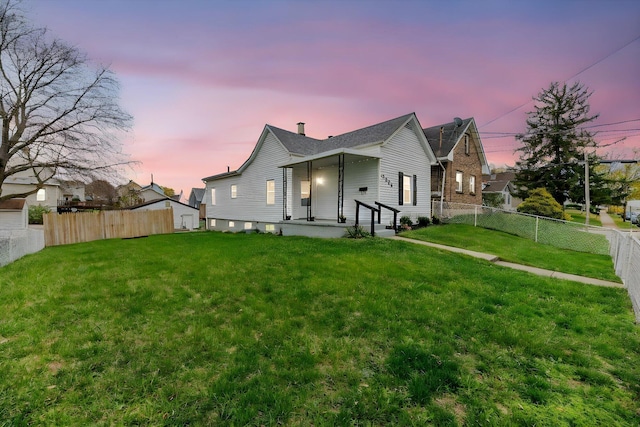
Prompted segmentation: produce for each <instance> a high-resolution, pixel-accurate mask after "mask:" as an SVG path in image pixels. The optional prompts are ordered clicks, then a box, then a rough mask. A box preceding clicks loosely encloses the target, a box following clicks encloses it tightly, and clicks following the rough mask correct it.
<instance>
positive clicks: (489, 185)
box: [482, 180, 511, 193]
mask: <svg viewBox="0 0 640 427" xmlns="http://www.w3.org/2000/svg"><path fill="white" fill-rule="evenodd" d="M510 183H511V181H509V180H506V181H487V182H486V183H485V186H484V188H483V189H482V191H484V192H485V193H497V192H500V193H502V192H504V191H507V190H508V189H509V184H510Z"/></svg>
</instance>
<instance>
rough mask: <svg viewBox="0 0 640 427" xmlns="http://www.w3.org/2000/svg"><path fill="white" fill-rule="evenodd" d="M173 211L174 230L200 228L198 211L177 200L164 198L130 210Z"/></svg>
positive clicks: (132, 207)
mask: <svg viewBox="0 0 640 427" xmlns="http://www.w3.org/2000/svg"><path fill="white" fill-rule="evenodd" d="M169 208H171V209H172V210H173V228H174V229H176V230H194V229H196V228H199V227H200V218H199V212H198V209H196V208H194V207H193V206H189V205H186V204H184V203H182V202H179V201H177V200H174V199H171V198H169V197H166V196H165V198H164V199H156V200H151V201H149V202H144V203H141V204H139V205H135V206H131V207H130V208H128V209H130V210H162V209H169Z"/></svg>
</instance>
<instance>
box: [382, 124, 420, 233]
mask: <svg viewBox="0 0 640 427" xmlns="http://www.w3.org/2000/svg"><path fill="white" fill-rule="evenodd" d="M381 154H382V159H381V161H380V177H379V183H380V200H379V201H380V202H381V203H384V204H386V205H389V206H392V207H395V208H397V209H400V213H399V214H398V215H399V217H400V216H403V215H408V216H410V217H411V218H412V219H413V220H414V221H415V220H416V219H417V217H418V216H428V217H430V216H431V203H430V201H431V162H430V161H429V158H428V156H427V154H426V153H425V151H424V148H423V147H422V145H421V144H420V140H419V139H418V136H417V135H416V133H415V132H414V131H412V130H411V129H409V128H408V127H404V128H402V129H401V130H400V131H398V132H397V133H396V134H395V135H394V136H393V137H392V138H391V139H390V140H389V141H387V143H385V144H384V145H383V146H382V147H381ZM399 172H402V173H403V174H404V175H409V176H411V177H412V178H411V179H412V183H413V175H416V176H417V184H418V191H417V199H418V201H417V205H416V206H414V205H413V204H412V203H411V204H403V205H401V206H400V205H399V204H398V192H399V183H398V173H399ZM412 197H413V196H412ZM392 218H393V215H392V213H391V212H390V211H388V210H386V209H385V210H383V216H382V222H383V223H388V222H389V221H390V220H391V219H392Z"/></svg>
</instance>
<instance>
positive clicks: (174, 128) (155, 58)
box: [24, 0, 640, 197]
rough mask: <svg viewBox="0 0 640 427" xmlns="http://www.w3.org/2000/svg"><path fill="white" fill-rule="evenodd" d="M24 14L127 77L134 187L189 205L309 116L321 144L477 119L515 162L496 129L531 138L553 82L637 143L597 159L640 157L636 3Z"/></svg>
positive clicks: (67, 2) (149, 3) (90, 4)
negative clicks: (401, 125)
mask: <svg viewBox="0 0 640 427" xmlns="http://www.w3.org/2000/svg"><path fill="white" fill-rule="evenodd" d="M24 7H25V9H27V11H28V13H29V15H30V16H31V17H32V18H33V20H34V21H35V22H36V23H37V24H38V25H42V26H46V27H48V28H50V29H51V31H52V32H53V33H54V34H55V35H57V36H58V37H60V38H62V39H64V40H66V41H67V42H69V43H71V44H73V45H75V46H77V47H78V48H80V49H81V50H83V51H85V52H86V53H87V54H88V55H89V57H90V58H91V59H92V60H94V61H96V62H100V63H103V64H108V65H110V67H111V69H112V70H114V71H115V72H116V74H117V76H118V77H119V79H120V82H121V85H122V92H121V98H122V102H121V103H122V105H123V107H124V108H125V109H126V110H127V111H128V112H129V113H131V114H132V115H133V116H134V121H135V124H134V127H133V129H132V131H131V133H130V134H129V135H128V136H127V138H126V139H125V141H124V150H125V151H126V152H127V153H129V154H130V155H131V158H132V159H133V160H137V161H140V162H142V164H141V165H140V166H139V167H137V168H136V169H135V171H132V172H131V173H130V174H129V176H128V178H130V179H133V180H135V181H137V182H138V183H140V184H148V183H149V181H150V179H151V174H153V176H154V181H155V182H157V183H158V184H160V185H164V186H168V187H172V188H174V189H175V190H176V191H177V192H180V190H183V191H184V194H185V197H188V195H189V192H190V190H191V188H192V187H201V186H203V184H202V181H201V179H202V178H203V177H206V176H210V175H214V174H217V173H220V172H224V171H226V170H227V166H229V167H230V168H231V169H232V170H233V169H236V168H238V167H239V166H240V165H241V164H242V163H243V162H244V161H245V160H246V159H247V158H248V156H249V154H250V153H251V150H252V149H253V147H254V145H255V143H256V142H257V139H258V137H259V136H260V133H261V131H262V129H263V127H264V125H265V124H267V123H268V124H271V125H274V126H277V127H280V128H283V129H288V130H291V131H294V132H295V131H296V129H297V128H296V123H297V122H300V121H302V122H305V123H306V133H307V135H308V136H311V137H314V138H326V137H327V136H329V135H339V134H341V133H344V132H348V131H351V130H355V129H358V128H361V127H364V126H368V125H371V124H374V123H378V122H381V121H384V120H388V119H391V118H394V117H397V116H400V115H403V114H406V113H410V112H415V113H416V114H417V116H418V119H419V120H420V123H421V124H422V126H423V127H430V126H435V125H438V124H441V123H445V122H450V121H452V119H453V118H454V117H462V118H467V117H475V120H476V123H477V124H478V126H479V130H480V134H481V138H482V142H483V145H484V148H485V151H486V154H487V159H488V160H489V162H490V163H492V164H494V165H496V166H502V165H505V164H507V165H513V164H514V162H515V160H516V159H517V155H515V154H514V149H515V148H517V146H518V144H517V142H516V141H515V139H514V138H513V136H503V135H499V134H496V133H511V134H513V133H518V132H523V131H524V130H525V120H526V112H527V111H530V110H531V109H532V108H533V104H532V103H531V102H528V101H530V100H531V98H532V97H533V96H535V95H536V94H538V93H539V92H540V91H541V90H542V89H543V88H546V87H548V86H549V83H550V82H552V81H560V82H562V81H568V82H569V83H572V82H574V81H576V80H579V81H580V82H582V83H584V84H585V85H586V86H587V87H589V88H590V89H591V90H592V91H593V92H594V93H593V96H592V97H591V100H590V101H591V102H590V104H591V111H592V112H593V113H599V114H600V118H599V119H598V120H597V122H595V123H594V124H597V125H606V126H599V127H597V128H594V130H599V131H601V133H600V134H598V135H597V136H596V140H597V141H599V142H600V143H601V144H608V143H611V142H614V141H615V140H617V139H620V138H622V137H625V136H626V137H627V138H626V140H625V141H623V142H620V143H618V144H616V145H614V146H611V147H608V148H607V149H606V150H603V153H602V154H604V153H607V154H609V155H611V156H614V157H616V156H617V157H625V158H630V157H633V156H632V151H633V149H634V148H636V147H640V2H638V1H635V0H634V1H624V0H602V1H589V0H578V1H568V0H554V1H524V0H523V1H516V2H513V1H417V0H406V1H402V0H399V1H375V0H372V1H364V0H353V1H311V0H308V1H305V0H297V1H284V0H279V1H266V0H265V1H251V0H242V1H214V0H181V1H178V0H172V1H169V0H102V1H98V0H55V1H52V0H25V2H24ZM585 69H586V70H585ZM583 70H585V71H583ZM523 104H526V105H524V106H523ZM519 106H522V108H519V109H516V108H517V107H519ZM514 109H516V110H515V111H514ZM617 122H626V123H620V124H613V123H617Z"/></svg>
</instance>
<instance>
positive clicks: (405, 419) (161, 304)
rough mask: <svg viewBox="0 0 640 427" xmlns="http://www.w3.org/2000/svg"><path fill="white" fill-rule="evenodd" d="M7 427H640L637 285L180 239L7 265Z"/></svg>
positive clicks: (431, 256) (0, 394) (400, 245)
mask: <svg viewBox="0 0 640 427" xmlns="http://www.w3.org/2000/svg"><path fill="white" fill-rule="evenodd" d="M0 313H2V315H1V316H0V425H3V426H5V425H7V426H8V425H11V426H13V425H56V426H59V425H141V424H142V425H191V426H197V425H212V424H213V425H228V426H244V425H252V426H260V425H266V426H276V425H292V426H310V425H316V426H334V425H337V426H353V425H420V426H422V425H438V426H455V425H460V426H462V425H468V426H471V425H495V426H512V425H537V426H562V425H567V426H568V425H585V426H586V425H588V426H591V425H607V426H637V425H638V420H639V417H640V383H639V382H638V378H640V327H639V326H637V325H635V324H634V317H633V312H632V308H631V303H630V302H629V298H628V296H627V293H626V291H625V290H624V289H614V288H600V287H594V286H587V285H582V284H578V283H572V282H566V281H559V280H554V279H550V278H540V277H537V276H533V275H529V274H525V273H522V272H518V271H513V270H510V269H507V268H502V267H499V266H496V265H493V264H490V263H487V262H485V261H481V260H477V259H472V258H469V257H465V256H462V255H458V254H452V253H446V252H443V251H439V250H435V249H431V248H428V247H424V246H420V245H414V244H408V243H405V242H400V241H393V240H386V239H361V240H350V239H331V240H329V239H327V240H322V239H308V238H297V237H278V236H271V235H258V234H244V233H241V234H228V233H226V234H222V233H212V232H206V233H181V234H175V235H164V236H152V237H149V238H141V239H131V240H108V241H99V242H92V243H85V244H77V245H69V246H61V247H55V248H47V249H45V250H44V251H42V252H39V253H37V254H34V255H29V256H26V257H24V258H22V259H20V260H18V261H17V262H15V263H13V264H10V265H8V266H6V267H3V268H1V269H0Z"/></svg>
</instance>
